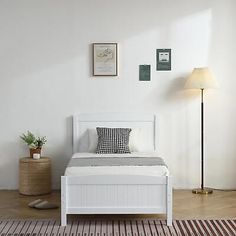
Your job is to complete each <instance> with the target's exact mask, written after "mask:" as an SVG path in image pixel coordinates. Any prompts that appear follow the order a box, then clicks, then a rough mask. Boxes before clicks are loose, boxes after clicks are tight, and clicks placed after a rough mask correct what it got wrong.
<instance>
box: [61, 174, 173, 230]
mask: <svg viewBox="0 0 236 236" xmlns="http://www.w3.org/2000/svg"><path fill="white" fill-rule="evenodd" d="M67 214H166V215H167V224H168V225H171V224H172V181H171V177H170V176H161V177H156V176H153V177H152V176H115V175H113V176H62V177H61V224H62V225H66V222H67Z"/></svg>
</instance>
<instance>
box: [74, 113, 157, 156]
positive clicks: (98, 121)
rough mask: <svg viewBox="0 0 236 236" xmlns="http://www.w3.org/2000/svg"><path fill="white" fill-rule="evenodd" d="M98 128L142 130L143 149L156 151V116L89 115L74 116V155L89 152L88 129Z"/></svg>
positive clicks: (129, 114) (128, 114)
mask: <svg viewBox="0 0 236 236" xmlns="http://www.w3.org/2000/svg"><path fill="white" fill-rule="evenodd" d="M96 127H114V128H141V134H142V135H141V136H142V143H143V147H145V148H146V149H147V150H149V151H154V150H156V147H157V145H156V130H157V117H156V115H153V114H146V113H91V114H89V113H88V114H78V115H74V116H73V153H76V152H87V151H88V147H89V138H88V129H91V128H96Z"/></svg>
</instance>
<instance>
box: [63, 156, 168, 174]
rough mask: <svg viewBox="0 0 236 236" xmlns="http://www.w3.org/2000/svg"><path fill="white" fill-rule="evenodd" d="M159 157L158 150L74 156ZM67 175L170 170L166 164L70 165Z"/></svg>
mask: <svg viewBox="0 0 236 236" xmlns="http://www.w3.org/2000/svg"><path fill="white" fill-rule="evenodd" d="M121 155H122V157H124V158H125V157H157V153H156V152H145V153H141V152H137V153H136V152H132V153H128V154H95V153H75V154H74V155H73V156H72V158H95V157H97V158H99V157H107V158H109V157H119V156H121ZM65 175H66V176H88V175H145V176H167V175H169V170H168V168H167V167H166V166H164V165H156V166H68V167H67V168H66V170H65Z"/></svg>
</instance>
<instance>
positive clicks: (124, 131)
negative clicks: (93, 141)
mask: <svg viewBox="0 0 236 236" xmlns="http://www.w3.org/2000/svg"><path fill="white" fill-rule="evenodd" d="M96 129H97V134H98V145H97V150H96V153H130V150H129V134H130V132H131V129H128V128H101V127H97V128H96Z"/></svg>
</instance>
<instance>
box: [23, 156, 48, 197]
mask: <svg viewBox="0 0 236 236" xmlns="http://www.w3.org/2000/svg"><path fill="white" fill-rule="evenodd" d="M19 168H20V169H19V192H20V193H21V194H24V195H41V194H47V193H50V192H51V159H50V158H48V157H41V158H40V159H38V160H35V159H33V158H29V157H23V158H21V159H20V162H19Z"/></svg>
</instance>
